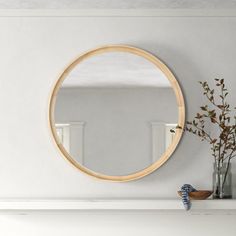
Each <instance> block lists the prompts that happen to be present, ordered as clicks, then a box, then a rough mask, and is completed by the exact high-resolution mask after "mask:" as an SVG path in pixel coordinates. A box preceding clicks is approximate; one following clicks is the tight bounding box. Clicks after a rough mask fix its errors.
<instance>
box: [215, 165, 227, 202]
mask: <svg viewBox="0 0 236 236" xmlns="http://www.w3.org/2000/svg"><path fill="white" fill-rule="evenodd" d="M213 198H214V199H230V198H232V174H231V164H230V163H220V164H218V163H215V164H214V172H213Z"/></svg>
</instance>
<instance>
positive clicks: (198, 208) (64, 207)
mask: <svg viewBox="0 0 236 236" xmlns="http://www.w3.org/2000/svg"><path fill="white" fill-rule="evenodd" d="M84 210H149V211H150V210H152V211H162V212H163V211H182V212H185V211H184V209H183V205H182V202H181V200H180V199H173V200H171V199H169V200H160V199H159V200H158V199H142V200H141V199H96V200H95V199H86V200H85V199H84V200H81V199H80V200H68V199H65V200H53V199H50V200H48V199H47V200H46V199H44V200H15V199H14V200H13V199H11V200H9V199H8V200H0V213H3V212H22V213H24V212H37V211H41V212H42V211H54V212H55V211H84ZM212 211H221V212H224V213H226V214H228V213H234V214H236V200H202V201H192V208H191V211H190V212H212Z"/></svg>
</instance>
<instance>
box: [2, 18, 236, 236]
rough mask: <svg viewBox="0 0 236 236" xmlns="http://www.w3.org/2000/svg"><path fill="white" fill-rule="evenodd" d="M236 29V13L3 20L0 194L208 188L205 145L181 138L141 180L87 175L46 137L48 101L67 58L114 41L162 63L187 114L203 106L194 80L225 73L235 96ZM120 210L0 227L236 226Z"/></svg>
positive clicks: (22, 219) (149, 193) (5, 222)
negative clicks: (158, 166)
mask: <svg viewBox="0 0 236 236" xmlns="http://www.w3.org/2000/svg"><path fill="white" fill-rule="evenodd" d="M235 29H236V18H234V17H209V18H208V17H45V18H43V17H30V18H27V17H15V18H14V17H12V18H8V17H1V18H0V55H1V56H0V65H1V67H0V70H1V79H0V107H1V110H2V112H1V116H0V123H1V124H2V127H1V133H0V143H1V149H0V197H1V198H18V197H20V198H40V197H42V198H66V197H68V198H84V197H89V198H96V197H108V198H109V197H122V198H125V197H130V198H132V197H136V198H145V197H154V198H173V197H176V190H177V189H178V188H179V187H180V186H181V185H182V184H183V183H191V184H193V185H194V186H195V187H196V188H202V189H209V188H211V173H212V169H211V167H212V162H211V156H210V153H209V149H208V147H207V146H206V145H205V144H203V143H200V141H198V140H196V139H195V137H192V136H189V135H187V134H186V135H185V136H184V138H183V139H182V142H181V143H180V145H179V147H178V149H177V150H176V151H175V153H174V155H173V156H172V157H171V159H170V160H169V161H168V162H167V163H166V164H165V165H164V166H163V167H162V168H161V169H159V170H158V171H156V172H155V173H153V174H151V175H149V176H147V177H145V178H143V179H141V180H138V181H133V182H128V183H109V182H103V181H99V180H95V179H93V178H90V177H88V176H86V175H84V174H83V173H81V172H79V171H78V170H76V169H75V168H73V167H72V166H71V165H70V164H69V163H68V162H66V161H65V160H64V158H62V156H61V155H60V153H59V151H58V150H57V149H56V148H55V145H54V143H53V141H52V140H51V139H50V131H49V128H48V113H47V111H48V101H49V96H50V92H51V90H52V88H53V84H54V83H55V81H56V80H57V78H58V76H59V75H60V73H61V72H62V71H63V69H64V68H65V66H66V65H68V64H69V62H71V60H72V59H73V58H75V57H77V56H78V55H79V54H80V53H82V52H84V51H86V50H88V49H91V48H93V47H97V46H99V45H105V44H111V43H114V44H130V45H134V46H137V47H141V48H143V49H146V50H148V51H150V52H152V53H155V54H156V55H157V56H159V57H160V58H161V59H162V60H163V61H164V62H166V63H167V65H168V66H169V67H170V68H171V69H172V71H173V72H174V73H175V75H176V77H177V78H178V80H179V82H180V84H181V86H182V88H183V92H184V94H185V98H186V105H187V115H189V117H190V116H191V115H192V114H194V113H195V112H196V111H197V110H198V107H199V106H200V104H201V103H202V102H203V100H202V96H201V95H200V88H199V86H198V84H197V81H198V80H209V81H211V79H213V78H214V77H220V78H221V77H224V78H225V79H226V83H227V84H228V86H229V88H230V90H231V91H232V92H231V100H232V101H235V99H236V95H235V93H234V91H233V89H234V88H235V86H236V80H235V74H236V67H235V56H236V47H235V41H236V31H235ZM235 184H236V181H235ZM117 214H118V213H112V214H108V215H106V216H104V217H98V218H99V220H98V221H97V217H95V216H96V214H94V215H93V216H91V217H87V216H86V214H85V215H82V214H81V215H80V214H79V215H77V217H74V216H73V215H70V216H65V217H64V216H56V217H55V216H47V217H45V216H32V217H29V216H17V217H16V216H1V222H0V232H2V234H3V235H16V231H17V234H18V235H32V234H34V235H42V234H44V235H52V234H56V233H57V235H67V234H69V233H70V232H71V235H73V234H74V235H75V234H76V235H77V234H78V233H79V232H80V230H81V231H82V232H83V234H84V235H86V234H87V235H94V234H95V233H96V234H101V235H108V234H109V235H110V234H113V235H120V234H121V232H122V233H123V234H126V232H127V234H126V235H143V234H146V233H150V235H157V234H158V233H160V234H161V235H172V234H173V232H176V233H175V235H180V233H183V234H187V233H189V232H190V233H191V235H199V234H202V235H204V234H206V233H205V232H207V233H208V235H221V232H222V228H219V227H218V226H219V223H220V225H222V226H223V230H224V231H223V232H226V231H227V234H228V235H235V232H236V226H235V224H233V220H234V221H235V217H234V216H231V217H230V216H212V217H209V216H191V217H189V218H188V217H187V216H183V217H176V216H171V217H170V216H169V215H167V216H164V215H158V214H157V215H154V216H153V215H152V214H151V215H149V214H147V215H146V214H144V213H143V214H141V213H140V214H137V215H135V216H133V215H132V214H134V213H132V214H131V215H129V214H128V215H126V216H124V215H123V214H122V213H119V214H121V215H119V214H118V215H117ZM185 220H186V221H185ZM79 222H80V223H81V224H82V226H81V225H79ZM107 222H108V223H107ZM206 222H207V223H206ZM186 223H189V225H186ZM63 224H64V227H65V228H63V229H62V227H63ZM107 225H109V226H108V227H107ZM89 227H90V228H89ZM214 229H215V230H214ZM190 233H189V234H190Z"/></svg>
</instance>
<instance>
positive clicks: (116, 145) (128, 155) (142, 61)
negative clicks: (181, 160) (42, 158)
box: [54, 51, 178, 176]
mask: <svg viewBox="0 0 236 236" xmlns="http://www.w3.org/2000/svg"><path fill="white" fill-rule="evenodd" d="M54 117H55V126H56V131H57V136H58V139H59V140H60V142H61V144H62V145H63V146H64V148H65V149H66V151H67V152H68V153H69V154H70V156H71V157H72V158H73V159H75V160H76V161H77V162H78V163H80V164H81V165H82V166H84V167H86V168H87V169H90V170H92V171H94V172H97V173H101V174H104V175H109V176H124V175H130V174H133V173H136V172H138V171H141V170H143V169H145V168H147V167H149V166H150V165H152V164H153V163H154V162H156V161H157V160H158V159H160V158H161V156H162V155H163V154H164V153H165V152H166V150H167V148H168V147H169V146H170V144H171V143H172V141H173V138H174V134H173V133H171V132H170V129H172V128H173V127H175V126H176V124H177V123H178V106H177V101H176V96H175V93H174V90H173V88H172V86H171V84H170V82H169V80H168V79H167V77H166V76H165V74H164V73H163V72H162V71H161V70H160V69H158V68H157V66H156V65H154V64H153V63H151V62H150V61H149V60H147V59H146V58H144V57H142V56H139V55H136V54H133V53H128V52H119V51H117V52H104V53H101V54H97V55H94V56H92V57H89V58H86V59H85V60H83V61H82V62H80V63H79V64H77V65H76V66H75V67H74V69H73V70H72V71H71V72H70V73H69V74H68V75H67V77H66V78H65V80H64V81H63V83H62V84H61V87H60V89H59V91H58V93H57V97H56V103H55V114H54Z"/></svg>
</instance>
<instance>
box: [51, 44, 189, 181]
mask: <svg viewBox="0 0 236 236" xmlns="http://www.w3.org/2000/svg"><path fill="white" fill-rule="evenodd" d="M105 52H127V53H133V54H135V55H139V56H141V57H144V58H146V59H147V60H148V61H150V62H151V63H153V64H154V65H155V66H157V67H158V68H159V69H160V70H161V71H162V72H163V73H164V74H165V76H166V77H167V79H168V80H169V81H170V83H171V85H172V89H173V90H174V93H175V96H176V100H177V106H178V125H179V126H180V127H184V123H185V105H184V97H183V94H182V91H181V88H180V86H179V84H178V82H177V80H176V78H175V76H174V75H173V74H172V72H171V71H170V70H169V68H168V67H167V66H166V65H165V64H164V63H163V62H162V61H161V60H159V59H158V58H157V57H156V56H154V55H152V54H150V53H149V52H147V51H144V50H142V49H140V48H136V47H131V46H127V45H108V46H103V47H99V48H95V49H93V50H91V51H88V52H86V53H84V54H82V55H81V56H79V57H78V58H77V59H76V60H74V61H73V62H72V63H71V64H70V65H69V66H68V67H67V68H66V69H65V70H64V72H63V73H62V74H61V76H60V77H59V79H58V80H57V82H56V84H55V86H54V88H53V91H52V94H51V97H50V103H49V124H50V130H51V133H52V136H53V139H54V141H55V143H56V146H57V147H58V148H59V150H60V152H61V153H62V155H63V156H64V157H65V158H66V159H67V160H68V161H69V162H70V163H71V164H72V165H73V166H75V167H76V168H77V169H79V170H81V171H82V172H84V173H86V174H88V175H90V176H93V177H96V178H99V179H103V180H108V181H114V182H125V181H131V180H135V179H139V178H142V177H144V176H146V175H148V174H150V173H152V172H153V171H155V170H156V169H158V168H159V167H161V166H162V165H163V164H164V163H165V162H166V161H167V160H168V159H169V158H170V156H171V155H172V153H173V152H174V151H175V149H176V147H177V145H178V143H179V141H180V139H181V136H182V133H183V130H182V129H176V134H175V136H174V140H173V142H172V143H171V145H170V146H169V147H168V148H167V149H166V151H165V153H163V155H162V156H161V158H160V159H158V160H157V161H156V162H154V163H153V164H151V165H150V166H149V167H147V168H145V169H143V170H141V171H139V172H136V173H133V174H130V175H125V176H109V175H104V174H100V173H96V172H94V171H92V170H90V169H88V168H86V167H84V166H82V165H81V164H80V163H78V162H77V161H76V160H75V159H74V158H73V157H72V156H71V155H70V154H69V153H68V152H67V151H66V149H65V148H64V147H63V145H62V144H61V143H60V141H59V139H58V136H57V132H56V127H55V119H54V109H55V103H56V98H57V93H58V91H59V89H60V87H61V85H62V83H63V81H64V80H65V79H66V77H67V75H68V74H69V73H70V72H71V71H72V70H73V69H74V68H75V67H76V66H77V65H78V64H79V63H81V62H82V61H83V60H86V59H87V58H90V57H92V56H94V55H97V54H101V53H105Z"/></svg>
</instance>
